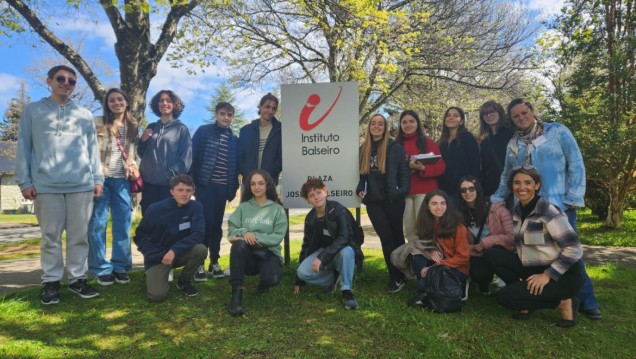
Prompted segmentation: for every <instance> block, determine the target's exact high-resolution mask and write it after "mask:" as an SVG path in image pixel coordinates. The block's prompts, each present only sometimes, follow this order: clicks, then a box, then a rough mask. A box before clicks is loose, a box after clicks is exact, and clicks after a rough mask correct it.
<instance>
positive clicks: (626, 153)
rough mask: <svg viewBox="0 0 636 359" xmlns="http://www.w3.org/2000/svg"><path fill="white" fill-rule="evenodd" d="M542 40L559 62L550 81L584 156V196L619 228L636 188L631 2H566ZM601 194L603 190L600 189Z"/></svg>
mask: <svg viewBox="0 0 636 359" xmlns="http://www.w3.org/2000/svg"><path fill="white" fill-rule="evenodd" d="M555 30H556V31H557V32H558V33H557V35H554V37H546V38H544V41H543V42H542V43H543V45H544V46H546V47H547V46H551V47H547V48H545V50H546V53H547V54H548V56H551V57H552V58H553V59H554V60H556V62H557V64H558V65H559V67H558V69H557V71H556V72H553V73H552V74H551V75H552V78H553V83H554V85H555V89H554V91H553V96H554V98H555V100H556V101H558V104H559V106H560V111H559V112H557V111H554V110H553V113H552V115H553V117H554V118H556V119H558V120H559V121H561V122H563V123H565V124H566V125H567V126H568V127H569V128H570V130H571V131H572V133H573V134H574V135H575V137H576V138H577V142H578V143H579V146H580V147H581V152H582V154H583V157H584V160H585V165H586V172H587V180H588V183H590V188H593V189H595V190H594V191H591V192H589V193H588V197H589V196H595V197H594V198H592V199H589V202H590V203H592V204H593V206H594V207H606V208H607V210H606V211H603V210H602V209H600V208H595V212H598V213H603V212H606V213H607V219H606V223H607V225H608V226H610V227H618V226H620V225H621V220H622V219H621V216H622V211H623V209H624V207H625V203H626V202H625V201H626V196H627V194H628V193H629V192H631V191H633V190H635V189H636V187H635V177H634V173H635V171H636V126H634V125H635V124H636V106H635V105H636V102H635V101H636V61H635V52H636V2H635V1H633V0H608V1H603V2H600V1H582V0H573V1H569V2H567V7H566V8H565V11H564V13H563V14H562V15H561V16H560V17H559V18H558V20H557V22H556V24H555ZM600 190H602V191H604V193H602V192H600Z"/></svg>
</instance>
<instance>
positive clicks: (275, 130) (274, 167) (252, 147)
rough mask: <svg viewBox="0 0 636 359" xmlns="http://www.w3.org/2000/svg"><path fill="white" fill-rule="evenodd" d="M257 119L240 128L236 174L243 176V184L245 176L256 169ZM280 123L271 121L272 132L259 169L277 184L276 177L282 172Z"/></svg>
mask: <svg viewBox="0 0 636 359" xmlns="http://www.w3.org/2000/svg"><path fill="white" fill-rule="evenodd" d="M259 121H260V120H259V119H256V120H254V121H252V122H250V123H248V124H247V125H245V126H243V127H242V128H241V132H240V133H239V140H238V157H237V164H238V173H239V174H240V175H242V176H243V182H245V181H247V176H248V175H249V174H250V173H251V172H252V171H254V170H257V169H258V144H259V135H260V130H259ZM282 143H283V141H282V137H281V127H280V121H278V120H277V119H276V118H273V119H272V130H271V131H270V133H269V136H268V137H267V143H266V144H265V149H264V150H263V158H262V160H261V169H262V170H265V171H267V172H268V173H269V174H270V175H272V178H273V179H274V182H276V184H278V176H279V175H280V173H281V172H282V170H283V149H282V147H283V146H282Z"/></svg>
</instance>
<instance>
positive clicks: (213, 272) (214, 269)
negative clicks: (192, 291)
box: [208, 263, 225, 278]
mask: <svg viewBox="0 0 636 359" xmlns="http://www.w3.org/2000/svg"><path fill="white" fill-rule="evenodd" d="M208 276H210V277H212V278H225V273H224V272H223V269H221V266H220V265H219V264H218V263H214V264H212V265H210V267H209V268H208Z"/></svg>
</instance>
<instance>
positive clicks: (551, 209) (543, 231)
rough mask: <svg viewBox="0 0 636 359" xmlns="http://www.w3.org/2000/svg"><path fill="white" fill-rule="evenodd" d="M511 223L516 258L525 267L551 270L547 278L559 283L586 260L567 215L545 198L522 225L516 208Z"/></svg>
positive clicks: (547, 272)
mask: <svg viewBox="0 0 636 359" xmlns="http://www.w3.org/2000/svg"><path fill="white" fill-rule="evenodd" d="M512 221H513V225H514V228H515V230H514V235H515V246H516V248H517V255H519V258H520V259H521V263H522V264H523V266H524V267H534V266H549V267H548V268H547V269H546V270H545V274H547V275H548V276H549V277H550V278H552V279H553V280H555V281H556V280H559V278H560V277H561V275H562V274H563V273H565V272H566V271H567V270H568V269H570V267H571V266H572V265H573V264H574V263H576V262H577V261H578V260H579V259H580V258H581V257H582V256H583V248H582V247H581V243H580V242H579V238H578V236H577V235H576V232H575V231H574V229H573V228H572V226H570V223H569V222H568V218H567V215H566V214H565V213H564V212H563V211H561V210H560V209H559V208H558V207H556V206H554V205H553V204H551V203H550V202H548V201H547V200H546V199H544V198H540V199H539V201H538V202H537V205H536V206H535V208H534V209H533V210H532V212H530V214H529V215H528V217H527V218H526V219H525V220H524V221H523V222H522V221H521V207H520V206H519V205H517V206H516V207H515V209H514V211H513V213H512Z"/></svg>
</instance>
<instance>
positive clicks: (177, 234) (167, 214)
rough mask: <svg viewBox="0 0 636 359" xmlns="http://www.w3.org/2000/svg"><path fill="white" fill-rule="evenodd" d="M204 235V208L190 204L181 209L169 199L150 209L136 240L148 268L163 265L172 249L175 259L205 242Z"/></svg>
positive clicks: (196, 203) (172, 199)
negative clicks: (162, 261) (165, 256)
mask: <svg viewBox="0 0 636 359" xmlns="http://www.w3.org/2000/svg"><path fill="white" fill-rule="evenodd" d="M204 233H205V222H204V218H203V205H201V203H199V202H197V201H190V202H188V204H186V205H185V206H182V207H178V206H177V202H176V201H175V200H174V198H172V197H170V198H166V199H164V200H162V201H159V202H155V203H153V204H151V205H150V207H148V211H147V212H146V213H145V214H144V217H143V218H142V219H141V222H140V223H139V226H138V227H137V231H136V232H135V237H134V238H133V240H134V241H135V244H137V249H139V251H140V252H141V253H142V254H143V255H144V267H145V268H146V269H148V268H150V267H153V266H155V265H157V264H161V260H162V259H163V256H164V255H165V254H166V253H168V251H169V250H171V249H172V251H173V252H174V253H175V255H176V257H179V256H182V255H184V254H185V253H187V252H188V251H189V250H190V249H192V247H194V246H195V245H196V244H199V243H202V241H203V236H204Z"/></svg>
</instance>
